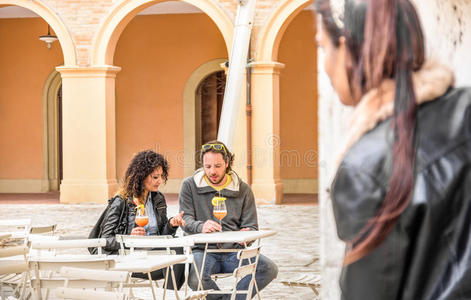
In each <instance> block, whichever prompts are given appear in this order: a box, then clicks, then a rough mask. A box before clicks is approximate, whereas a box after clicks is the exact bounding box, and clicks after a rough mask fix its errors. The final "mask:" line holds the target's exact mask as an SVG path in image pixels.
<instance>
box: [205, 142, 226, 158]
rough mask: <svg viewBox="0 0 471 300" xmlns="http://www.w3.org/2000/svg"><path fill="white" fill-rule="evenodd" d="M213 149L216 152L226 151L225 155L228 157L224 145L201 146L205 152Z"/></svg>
mask: <svg viewBox="0 0 471 300" xmlns="http://www.w3.org/2000/svg"><path fill="white" fill-rule="evenodd" d="M211 148H212V149H214V150H216V151H224V154H225V155H226V156H227V152H226V147H224V145H222V144H204V145H203V146H201V149H202V150H203V151H209V150H211Z"/></svg>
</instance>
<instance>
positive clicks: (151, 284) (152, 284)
mask: <svg viewBox="0 0 471 300" xmlns="http://www.w3.org/2000/svg"><path fill="white" fill-rule="evenodd" d="M147 276H148V278H149V282H150V288H151V290H152V297H153V298H154V300H157V298H156V297H155V289H154V281H153V280H152V276H151V274H150V272H149V273H147Z"/></svg>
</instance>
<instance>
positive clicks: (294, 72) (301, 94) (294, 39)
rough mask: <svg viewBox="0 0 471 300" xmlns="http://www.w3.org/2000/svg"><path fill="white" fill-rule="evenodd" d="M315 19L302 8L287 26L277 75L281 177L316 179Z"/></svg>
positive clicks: (281, 44) (279, 55)
mask: <svg viewBox="0 0 471 300" xmlns="http://www.w3.org/2000/svg"><path fill="white" fill-rule="evenodd" d="M315 24H316V23H315V18H314V15H313V14H312V12H308V11H303V12H301V13H300V14H299V15H298V16H296V17H295V18H294V19H293V21H292V22H291V24H290V25H289V26H288V28H287V29H286V31H285V33H284V35H283V38H282V40H281V43H280V48H279V54H278V61H279V62H281V63H284V64H285V65H286V66H285V68H284V69H282V70H281V76H280V106H281V107H280V108H281V109H280V114H281V116H280V119H281V128H280V131H281V138H280V148H281V149H280V151H281V164H282V165H281V178H282V179H308V178H317V153H318V152H317V151H318V150H317V67H316V61H317V57H316V54H317V46H316V43H315Z"/></svg>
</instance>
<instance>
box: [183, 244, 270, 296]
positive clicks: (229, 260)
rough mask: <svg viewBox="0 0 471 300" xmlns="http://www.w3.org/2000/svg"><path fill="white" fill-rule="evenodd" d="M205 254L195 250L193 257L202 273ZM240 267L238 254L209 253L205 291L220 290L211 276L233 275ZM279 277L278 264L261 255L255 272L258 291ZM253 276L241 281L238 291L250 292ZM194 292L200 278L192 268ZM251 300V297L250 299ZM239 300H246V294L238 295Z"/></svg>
mask: <svg viewBox="0 0 471 300" xmlns="http://www.w3.org/2000/svg"><path fill="white" fill-rule="evenodd" d="M203 254H204V252H203V251H201V250H196V249H195V250H194V252H193V255H194V259H195V262H196V265H197V267H198V270H199V271H200V272H201V264H202V262H203ZM242 263H243V264H244V265H245V264H247V263H248V261H247V260H245V261H243V262H242ZM238 266H239V260H238V259H237V253H236V252H231V253H208V254H207V255H206V260H205V263H204V270H203V276H202V282H203V289H205V290H208V289H213V290H219V287H218V286H217V284H216V282H214V280H212V279H211V274H215V273H232V272H233V271H234V270H235V269H236V268H237V267H238ZM277 275H278V267H277V266H276V264H275V263H274V262H273V261H272V260H270V259H269V258H268V257H266V256H263V255H262V254H260V256H259V258H258V264H257V269H256V271H255V281H256V282H257V285H258V289H259V290H262V289H263V288H264V287H266V286H267V285H268V284H269V283H270V282H271V281H272V280H273V279H275V278H276V276H277ZM251 278H252V275H248V276H246V277H244V278H243V279H241V280H240V281H239V283H238V284H237V290H248V287H249V283H250V280H251ZM188 283H189V285H190V287H191V289H192V290H194V291H195V290H197V289H198V278H197V276H196V273H195V269H194V268H191V270H190V277H189V281H188ZM255 293H256V289H255V286H254V287H253V290H252V297H253V296H254V295H255ZM250 298H251V297H250ZM207 299H209V300H215V299H230V295H217V294H213V295H208V296H207ZM236 299H237V300H241V299H246V295H245V294H240V295H237V298H236Z"/></svg>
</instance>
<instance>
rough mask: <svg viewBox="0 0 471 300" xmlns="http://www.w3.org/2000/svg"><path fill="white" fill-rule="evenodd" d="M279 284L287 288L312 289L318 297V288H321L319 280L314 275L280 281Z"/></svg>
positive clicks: (303, 275)
mask: <svg viewBox="0 0 471 300" xmlns="http://www.w3.org/2000/svg"><path fill="white" fill-rule="evenodd" d="M281 283H283V284H284V285H288V286H303V287H309V288H311V289H312V291H313V292H314V294H315V295H316V297H317V296H319V288H320V286H321V278H320V276H318V275H314V274H302V275H301V276H299V277H297V278H293V279H287V280H282V281H281Z"/></svg>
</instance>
